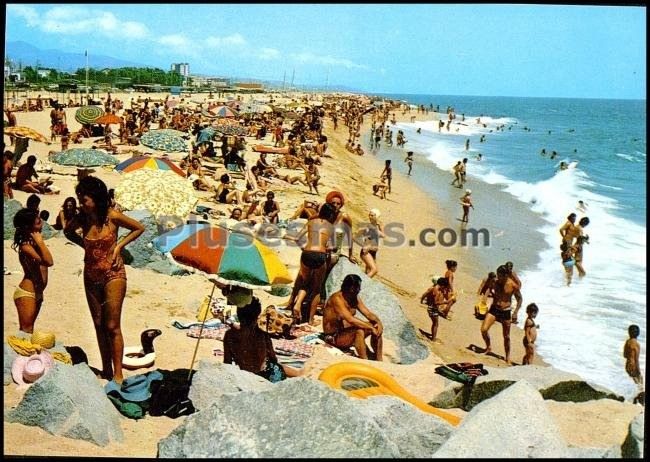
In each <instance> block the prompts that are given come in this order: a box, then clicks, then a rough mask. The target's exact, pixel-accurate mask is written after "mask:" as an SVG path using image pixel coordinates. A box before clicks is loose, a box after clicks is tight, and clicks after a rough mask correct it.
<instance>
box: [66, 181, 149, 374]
mask: <svg viewBox="0 0 650 462" xmlns="http://www.w3.org/2000/svg"><path fill="white" fill-rule="evenodd" d="M75 192H76V193H77V198H78V199H79V206H80V213H79V215H77V217H75V218H74V219H73V220H71V221H70V222H68V223H67V225H68V226H67V231H76V230H77V229H81V232H82V237H83V247H84V249H85V250H86V254H85V256H84V287H85V289H86V300H87V301H88V307H89V308H90V314H91V316H92V318H93V323H94V325H95V333H96V334H97V342H98V344H99V352H100V354H101V357H102V377H103V378H105V379H108V380H111V379H112V380H114V381H115V382H116V383H118V384H120V383H122V380H123V379H124V377H123V375H122V355H123V353H124V340H123V338H122V330H121V327H120V318H121V315H122V303H123V302H124V296H125V295H126V270H125V269H124V261H123V260H122V256H121V254H120V252H121V251H122V249H123V248H124V247H125V246H126V245H128V244H129V243H130V242H132V241H133V240H135V239H136V238H137V237H138V236H140V235H141V234H142V233H143V232H144V226H142V225H141V224H140V223H138V222H137V221H135V220H134V219H133V218H130V217H128V216H126V215H124V214H123V213H121V212H118V211H117V210H115V209H113V208H112V207H110V198H109V195H108V189H107V188H106V185H105V184H104V182H103V181H102V180H100V179H99V178H96V177H93V176H87V177H85V178H83V179H81V180H80V181H79V183H78V184H77V187H76V188H75ZM120 226H121V227H124V228H126V229H128V230H130V231H131V232H130V233H129V234H127V235H126V236H125V237H124V238H122V239H121V240H120V241H118V230H119V228H120ZM68 234H69V233H66V236H67V235H68Z"/></svg>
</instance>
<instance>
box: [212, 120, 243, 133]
mask: <svg viewBox="0 0 650 462" xmlns="http://www.w3.org/2000/svg"><path fill="white" fill-rule="evenodd" d="M222 120H226V119H222ZM214 128H215V130H216V131H217V132H219V133H221V134H222V135H233V136H246V134H248V130H247V129H246V128H245V127H242V126H241V125H231V124H217V125H215V126H214Z"/></svg>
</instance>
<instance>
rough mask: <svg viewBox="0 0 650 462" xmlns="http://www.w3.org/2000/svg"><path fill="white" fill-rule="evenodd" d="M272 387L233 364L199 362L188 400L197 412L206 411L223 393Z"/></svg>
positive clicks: (266, 381) (254, 390) (264, 380)
mask: <svg viewBox="0 0 650 462" xmlns="http://www.w3.org/2000/svg"><path fill="white" fill-rule="evenodd" d="M272 387H273V384H272V383H271V382H269V381H268V380H266V379H264V378H262V377H260V376H259V375H255V374H253V373H251V372H248V371H243V370H241V369H240V368H239V366H236V365H234V364H224V363H210V362H207V361H199V364H198V366H197V371H196V373H195V374H194V376H193V377H192V386H191V387H190V393H189V398H190V400H192V404H193V405H194V408H195V409H196V410H197V411H200V410H201V409H207V408H208V407H209V406H210V405H211V404H212V403H214V402H215V401H216V400H217V398H219V396H221V395H223V394H224V393H239V392H242V391H251V392H257V391H264V390H269V389H271V388H272Z"/></svg>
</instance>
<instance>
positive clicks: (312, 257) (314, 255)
mask: <svg viewBox="0 0 650 462" xmlns="http://www.w3.org/2000/svg"><path fill="white" fill-rule="evenodd" d="M300 263H302V264H303V265H305V266H306V267H307V268H309V269H318V268H320V267H321V266H323V265H324V264H325V263H327V253H326V252H317V251H313V250H303V251H302V254H300Z"/></svg>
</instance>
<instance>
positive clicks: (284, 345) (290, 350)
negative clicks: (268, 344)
mask: <svg viewBox="0 0 650 462" xmlns="http://www.w3.org/2000/svg"><path fill="white" fill-rule="evenodd" d="M271 341H272V342H273V349H274V350H275V351H276V352H277V353H286V354H293V355H295V356H301V357H304V358H311V357H312V356H313V355H314V345H308V344H306V343H304V342H301V341H299V340H286V339H272V340H271Z"/></svg>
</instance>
